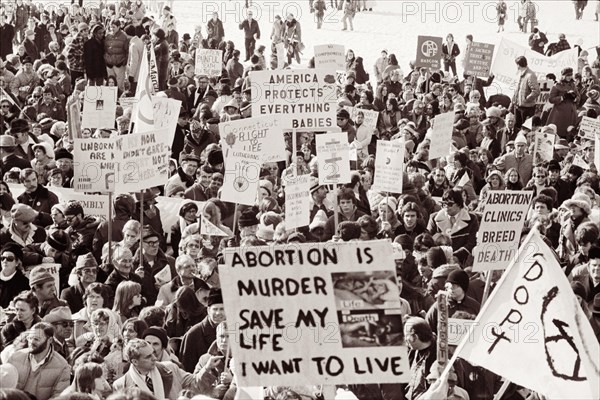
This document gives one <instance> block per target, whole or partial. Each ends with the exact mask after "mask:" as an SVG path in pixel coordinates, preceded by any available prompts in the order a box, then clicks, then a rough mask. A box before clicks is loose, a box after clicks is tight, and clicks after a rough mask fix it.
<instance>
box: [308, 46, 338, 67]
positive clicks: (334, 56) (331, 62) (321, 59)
mask: <svg viewBox="0 0 600 400" xmlns="http://www.w3.org/2000/svg"><path fill="white" fill-rule="evenodd" d="M315 68H329V69H335V70H342V69H346V50H345V48H344V45H342V44H320V45H316V46H315Z"/></svg>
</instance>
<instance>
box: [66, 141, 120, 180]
mask: <svg viewBox="0 0 600 400" xmlns="http://www.w3.org/2000/svg"><path fill="white" fill-rule="evenodd" d="M114 152H115V139H114V138H108V139H94V138H89V139H77V138H75V139H73V159H74V161H75V163H74V168H73V188H74V189H75V191H77V192H114V190H115V174H116V172H117V168H118V166H117V164H116V162H115V155H114Z"/></svg>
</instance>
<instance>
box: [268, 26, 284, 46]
mask: <svg viewBox="0 0 600 400" xmlns="http://www.w3.org/2000/svg"><path fill="white" fill-rule="evenodd" d="M284 31H285V24H284V23H283V22H281V21H280V22H277V21H275V22H273V28H272V29H271V36H270V39H271V43H274V44H277V43H282V42H283V35H284Z"/></svg>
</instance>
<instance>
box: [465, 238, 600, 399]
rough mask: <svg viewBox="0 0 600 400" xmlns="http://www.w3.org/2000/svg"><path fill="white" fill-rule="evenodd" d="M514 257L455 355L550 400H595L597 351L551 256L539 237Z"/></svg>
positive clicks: (599, 387) (598, 392) (599, 392)
mask: <svg viewBox="0 0 600 400" xmlns="http://www.w3.org/2000/svg"><path fill="white" fill-rule="evenodd" d="M518 254H519V256H518V258H516V259H515V260H513V262H511V264H510V266H509V267H508V269H507V270H506V271H505V272H504V273H503V274H502V277H501V278H500V281H499V282H498V284H497V285H496V287H495V288H494V290H493V291H492V294H491V295H490V298H489V299H488V300H487V301H486V303H485V304H484V305H483V307H482V309H481V311H480V312H479V314H478V316H477V319H476V320H475V322H474V323H473V332H472V333H471V336H469V337H473V338H474V340H472V341H471V340H468V338H466V339H465V340H464V341H463V342H462V343H461V344H460V345H459V346H458V348H457V350H456V354H458V355H459V356H460V357H461V358H463V359H464V360H466V361H468V362H469V363H471V364H474V365H479V366H481V367H483V368H485V369H488V370H490V371H491V372H493V373H495V374H497V375H500V376H503V377H504V378H506V379H507V380H509V381H511V382H513V383H515V384H517V385H520V386H523V387H526V388H528V389H531V390H534V391H536V392H538V393H539V394H541V395H543V396H544V397H546V398H548V399H571V400H575V399H577V400H579V399H599V398H600V382H599V379H600V374H599V373H598V371H600V345H599V344H598V341H597V339H596V336H595V334H594V331H593V329H592V327H591V325H590V323H589V321H588V317H587V316H586V315H585V313H584V312H583V309H582V308H581V306H580V305H579V300H578V299H577V298H576V297H575V294H574V293H573V289H571V285H570V284H569V281H568V279H567V277H566V276H565V273H564V272H563V270H562V269H561V267H560V265H559V263H558V261H557V258H556V255H555V254H554V252H553V251H552V250H551V249H550V248H549V247H548V245H547V244H546V243H545V242H544V240H543V239H542V237H541V236H540V233H539V232H538V230H537V229H532V230H531V232H530V233H529V235H528V237H527V238H526V239H525V241H524V242H523V244H522V245H521V247H520V249H519V251H518ZM532 368H535V373H532Z"/></svg>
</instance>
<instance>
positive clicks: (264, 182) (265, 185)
mask: <svg viewBox="0 0 600 400" xmlns="http://www.w3.org/2000/svg"><path fill="white" fill-rule="evenodd" d="M258 186H259V187H260V188H263V189H267V192H269V196H272V195H273V184H272V183H271V181H268V180H266V179H261V180H260V181H258Z"/></svg>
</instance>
